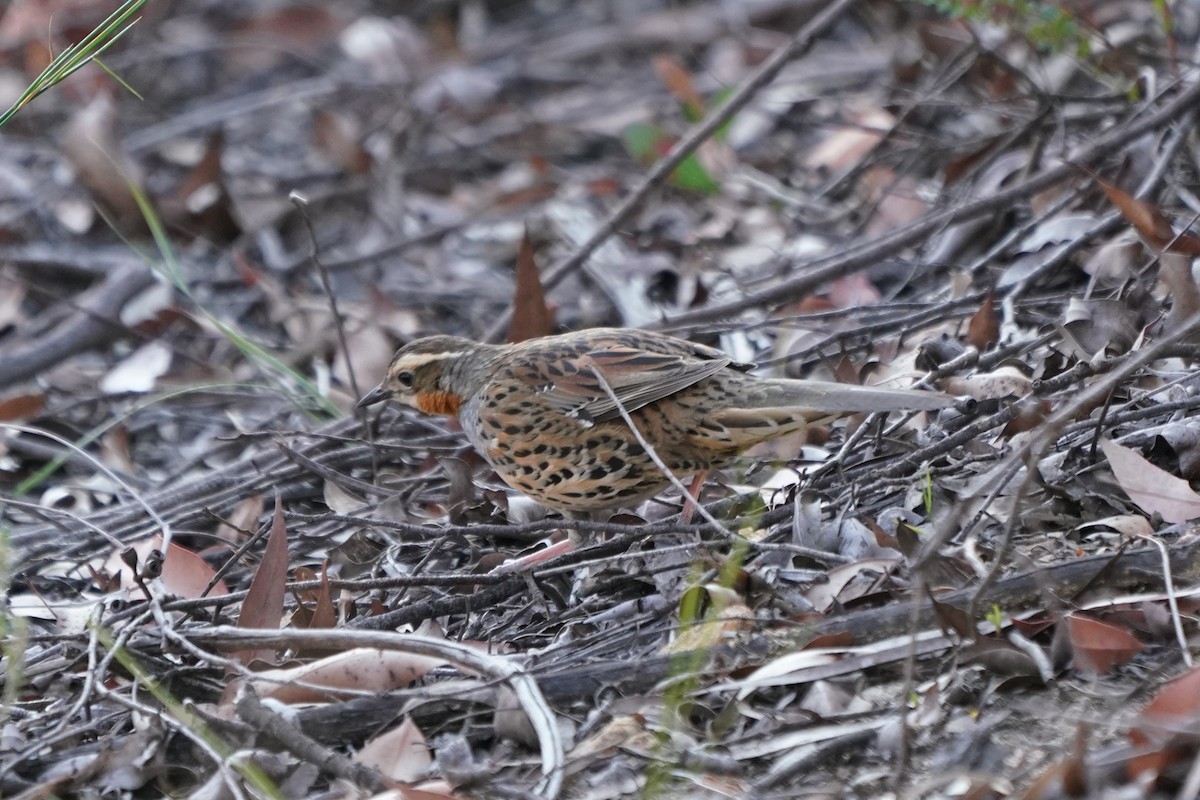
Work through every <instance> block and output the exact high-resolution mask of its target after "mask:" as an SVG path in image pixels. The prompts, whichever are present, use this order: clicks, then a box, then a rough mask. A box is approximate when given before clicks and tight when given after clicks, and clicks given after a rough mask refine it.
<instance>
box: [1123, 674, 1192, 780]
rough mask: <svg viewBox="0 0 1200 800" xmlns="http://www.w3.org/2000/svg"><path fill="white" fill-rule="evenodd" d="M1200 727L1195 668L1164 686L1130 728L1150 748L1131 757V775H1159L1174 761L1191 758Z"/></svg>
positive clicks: (1139, 744)
mask: <svg viewBox="0 0 1200 800" xmlns="http://www.w3.org/2000/svg"><path fill="white" fill-rule="evenodd" d="M1198 728H1200V669H1192V670H1191V671H1190V672H1185V673H1184V674H1183V675H1180V676H1179V677H1178V678H1175V679H1174V680H1172V681H1170V682H1169V683H1167V684H1166V685H1165V686H1163V687H1162V689H1160V690H1159V692H1158V694H1156V695H1155V696H1154V699H1153V700H1151V701H1150V702H1149V703H1148V704H1147V705H1146V707H1145V708H1144V709H1142V713H1141V715H1140V716H1139V718H1138V722H1137V724H1136V725H1134V726H1133V727H1132V728H1130V730H1129V739H1130V741H1132V742H1133V744H1134V745H1135V746H1136V747H1137V748H1138V749H1139V750H1141V751H1148V752H1144V753H1142V754H1140V755H1138V756H1135V757H1134V758H1133V759H1131V760H1130V762H1129V766H1128V769H1129V777H1130V778H1131V779H1137V778H1139V777H1140V776H1142V775H1143V773H1146V772H1149V773H1151V774H1152V775H1158V774H1160V773H1162V771H1163V770H1164V769H1166V768H1167V767H1169V766H1171V765H1172V764H1175V763H1177V762H1179V761H1181V760H1183V759H1191V758H1192V757H1193V756H1192V755H1191V754H1190V753H1193V752H1194V751H1195V733H1196V730H1197V729H1198ZM1189 739H1190V740H1191V744H1190V746H1189V744H1188V741H1189ZM1152 748H1154V749H1152Z"/></svg>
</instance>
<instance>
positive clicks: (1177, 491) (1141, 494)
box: [1100, 439, 1200, 523]
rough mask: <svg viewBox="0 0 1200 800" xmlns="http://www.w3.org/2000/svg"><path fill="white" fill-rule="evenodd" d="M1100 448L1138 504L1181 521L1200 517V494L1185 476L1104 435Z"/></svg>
mask: <svg viewBox="0 0 1200 800" xmlns="http://www.w3.org/2000/svg"><path fill="white" fill-rule="evenodd" d="M1100 448H1101V449H1102V450H1104V455H1105V457H1106V458H1107V459H1108V465H1109V467H1110V468H1111V469H1112V471H1113V475H1115V476H1116V478H1117V483H1118V484H1119V485H1120V487H1121V489H1122V490H1124V492H1125V494H1127V495H1129V499H1130V500H1132V501H1133V502H1134V503H1135V504H1136V505H1137V507H1138V508H1140V509H1141V510H1142V511H1145V512H1146V513H1147V514H1158V515H1159V516H1161V517H1162V518H1163V519H1164V520H1166V521H1167V522H1173V523H1180V522H1187V521H1188V520H1190V519H1196V518H1197V517H1200V494H1196V492H1195V491H1194V490H1193V489H1192V487H1191V486H1190V485H1188V482H1187V481H1185V480H1183V479H1182V478H1177V477H1175V476H1174V475H1172V474H1170V473H1169V472H1166V471H1165V470H1162V469H1159V468H1158V467H1156V466H1154V465H1153V464H1151V463H1150V462H1149V461H1147V460H1146V459H1144V458H1142V456H1140V455H1138V454H1137V453H1135V452H1134V451H1133V450H1130V449H1129V448H1128V447H1124V446H1122V445H1119V444H1117V443H1116V442H1114V441H1112V440H1111V439H1101V440H1100Z"/></svg>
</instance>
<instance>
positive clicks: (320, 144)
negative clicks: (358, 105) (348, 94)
mask: <svg viewBox="0 0 1200 800" xmlns="http://www.w3.org/2000/svg"><path fill="white" fill-rule="evenodd" d="M313 139H314V140H315V143H316V145H317V148H318V149H319V150H321V152H323V153H325V155H327V156H328V157H329V160H330V161H332V162H333V163H334V164H335V165H337V166H338V167H339V168H340V169H341V170H342V171H343V172H345V173H346V174H347V175H365V174H367V173H368V172H370V171H371V154H370V153H368V152H367V149H366V148H365V147H363V145H362V134H361V133H360V132H359V130H358V125H357V124H356V123H355V121H354V120H352V119H350V118H349V117H347V116H346V115H344V114H337V113H335V112H332V111H327V110H325V109H318V110H317V114H316V118H315V119H314V120H313Z"/></svg>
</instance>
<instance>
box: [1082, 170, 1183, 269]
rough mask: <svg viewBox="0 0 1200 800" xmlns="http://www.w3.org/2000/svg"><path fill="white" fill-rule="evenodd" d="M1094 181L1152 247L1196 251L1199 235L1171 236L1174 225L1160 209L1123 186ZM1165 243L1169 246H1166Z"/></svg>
mask: <svg viewBox="0 0 1200 800" xmlns="http://www.w3.org/2000/svg"><path fill="white" fill-rule="evenodd" d="M1096 182H1097V183H1099V184H1100V188H1101V189H1103V190H1104V194H1106V195H1108V200H1109V202H1110V203H1112V204H1113V205H1114V206H1116V207H1117V210H1118V211H1120V212H1121V216H1122V217H1124V218H1125V220H1126V221H1127V222H1129V224H1131V225H1133V227H1134V228H1136V229H1137V232H1138V233H1139V234H1141V236H1142V238H1143V239H1144V240H1145V241H1146V243H1147V244H1149V245H1150V246H1151V247H1153V248H1154V249H1155V250H1159V251H1161V250H1163V249H1164V248H1166V249H1169V250H1170V251H1171V252H1172V253H1187V254H1188V255H1200V239H1197V238H1196V237H1195V236H1191V235H1189V234H1186V233H1184V234H1181V235H1180V236H1179V237H1178V238H1176V236H1175V229H1174V228H1173V227H1172V225H1171V221H1170V220H1169V219H1167V215H1166V214H1164V213H1163V212H1162V210H1161V209H1160V208H1159V207H1158V206H1156V205H1154V204H1153V203H1148V202H1146V201H1145V200H1139V199H1138V198H1136V197H1134V196H1133V195H1131V194H1129V193H1128V192H1126V191H1125V190H1123V189H1121V188H1119V187H1117V186H1114V185H1113V184H1111V183H1109V182H1108V181H1106V180H1104V179H1102V178H1099V177H1097V178H1096ZM1168 245H1170V247H1169V248H1168Z"/></svg>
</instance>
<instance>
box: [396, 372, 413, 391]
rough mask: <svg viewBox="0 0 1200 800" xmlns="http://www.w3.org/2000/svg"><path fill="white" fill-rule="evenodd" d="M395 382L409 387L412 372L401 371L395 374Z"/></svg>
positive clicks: (411, 380)
mask: <svg viewBox="0 0 1200 800" xmlns="http://www.w3.org/2000/svg"><path fill="white" fill-rule="evenodd" d="M396 382H397V383H399V384H400V386H401V387H402V388H405V389H411V388H412V385H413V374H412V373H411V372H401V373H400V374H398V375H397V376H396Z"/></svg>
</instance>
